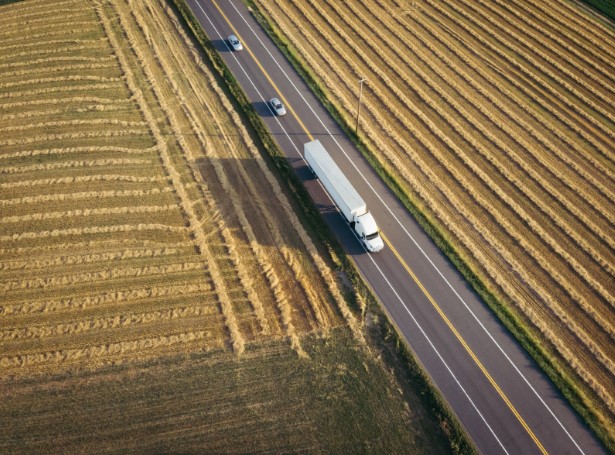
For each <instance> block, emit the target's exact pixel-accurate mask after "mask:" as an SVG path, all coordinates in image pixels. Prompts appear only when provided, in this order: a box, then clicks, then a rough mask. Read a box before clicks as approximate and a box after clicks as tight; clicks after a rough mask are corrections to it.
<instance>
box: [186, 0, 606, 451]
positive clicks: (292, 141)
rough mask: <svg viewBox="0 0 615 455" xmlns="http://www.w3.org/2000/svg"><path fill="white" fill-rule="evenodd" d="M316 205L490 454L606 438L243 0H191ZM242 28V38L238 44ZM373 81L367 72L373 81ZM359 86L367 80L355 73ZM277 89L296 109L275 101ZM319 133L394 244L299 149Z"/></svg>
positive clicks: (587, 444)
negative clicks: (359, 230) (380, 246)
mask: <svg viewBox="0 0 615 455" xmlns="http://www.w3.org/2000/svg"><path fill="white" fill-rule="evenodd" d="M187 1H188V4H189V5H190V7H191V8H192V11H193V12H194V14H195V16H196V17H197V18H198V20H199V21H200V23H201V25H202V27H203V29H204V30H205V32H206V34H207V36H208V37H209V38H210V40H211V41H212V44H213V45H214V47H215V48H216V49H217V50H218V52H220V54H221V56H222V58H223V59H224V60H225V62H226V64H227V65H228V66H229V68H230V69H231V71H232V72H233V74H234V75H235V77H236V78H237V80H238V81H239V83H240V85H241V86H242V87H243V89H244V91H245V93H246V94H247V96H248V99H249V100H251V101H252V103H253V105H254V107H255V109H256V110H257V112H259V114H260V115H261V116H262V117H263V120H264V121H265V123H266V124H267V126H268V127H269V129H270V130H271V132H272V134H273V135H274V137H275V138H276V140H277V142H278V143H279V145H280V147H281V148H282V150H284V152H285V153H286V155H287V157H288V160H289V161H290V163H291V164H292V165H293V167H294V169H295V171H296V172H297V174H298V175H299V177H300V178H301V179H302V180H303V181H304V184H305V185H306V187H307V189H308V191H309V193H310V195H311V196H312V198H313V199H314V201H315V204H316V206H317V207H318V208H319V210H320V212H321V213H322V214H323V216H324V218H325V220H326V222H327V223H328V224H329V225H330V226H331V228H332V229H333V231H334V233H335V234H336V236H337V238H338V239H339V241H340V242H341V243H342V245H343V247H344V249H345V250H346V252H347V253H348V255H349V256H350V257H351V258H352V259H353V260H354V262H355V264H356V266H357V268H358V269H359V270H360V272H361V273H362V275H363V277H364V279H365V280H366V281H367V282H368V283H369V285H370V286H371V288H372V289H373V290H374V292H375V293H376V294H377V296H378V298H379V299H380V301H381V302H382V304H383V305H384V307H385V308H386V310H387V311H388V313H389V315H390V316H391V318H392V319H393V321H394V322H395V324H396V325H397V327H398V328H399V330H400V332H401V333H402V334H403V336H404V337H405V339H406V340H407V342H408V344H409V345H410V346H411V348H412V350H413V351H414V352H415V354H416V356H417V357H418V358H419V360H420V362H421V363H422V365H423V366H424V368H425V369H426V371H427V372H428V374H429V375H430V376H431V378H432V379H433V382H434V383H435V384H436V385H437V387H438V388H439V390H440V391H441V392H442V394H443V395H444V397H445V398H446V400H447V401H448V403H449V404H450V406H451V407H452V408H453V410H454V411H455V413H456V414H457V416H458V417H459V419H460V421H461V422H462V424H463V426H464V427H465V429H466V430H467V432H468V434H469V435H470V437H471V438H472V439H473V440H474V442H475V444H476V446H477V447H478V449H479V450H480V451H481V452H482V453H484V454H500V453H508V454H524V455H525V454H533V453H550V454H558V455H559V454H567V453H571V454H572V453H586V454H590V453H591V454H593V453H603V448H602V447H601V445H600V444H599V443H598V442H597V440H596V439H595V438H594V436H593V435H592V434H591V433H590V431H589V430H588V429H587V427H586V426H585V425H584V424H583V422H582V421H581V420H580V419H579V418H578V416H576V414H575V413H574V412H573V411H572V410H571V408H570V407H569V406H568V404H567V403H566V402H565V401H564V400H563V399H562V398H561V396H560V394H559V393H558V392H557V390H555V388H554V387H553V386H552V384H551V383H550V382H549V381H548V380H547V379H546V377H545V376H544V374H542V373H541V371H540V370H539V369H538V367H537V366H536V365H535V363H534V362H533V361H532V360H531V359H530V358H529V356H528V355H527V354H526V353H525V352H524V351H523V350H522V349H521V348H520V347H519V345H518V344H517V343H516V341H515V340H514V339H513V338H512V337H511V336H510V335H509V334H508V333H507V332H506V331H505V329H504V328H503V327H502V325H501V324H500V323H499V322H498V321H497V320H496V319H495V318H494V316H493V315H492V314H491V313H490V312H489V310H488V309H487V307H486V306H485V304H484V303H483V302H482V301H481V300H480V299H479V298H478V297H477V296H476V294H475V293H474V292H473V291H472V290H471V289H470V287H469V285H468V284H467V283H466V282H465V281H464V279H463V278H462V277H461V276H460V274H459V273H458V272H457V271H456V270H455V269H454V268H453V266H452V265H451V264H450V263H449V262H448V261H447V260H446V258H445V257H444V256H443V254H442V253H441V252H440V251H439V250H438V248H437V247H436V246H435V245H434V244H433V242H432V241H431V240H430V239H429V238H428V237H427V235H426V234H425V233H424V232H423V231H422V229H421V228H420V226H419V225H418V224H417V222H416V221H415V220H414V219H413V218H412V217H411V216H410V214H409V213H408V212H407V211H406V210H405V209H404V208H403V206H402V205H401V204H400V202H399V201H398V200H397V198H396V197H395V196H394V195H393V194H392V192H391V191H390V190H389V189H388V188H387V187H386V186H385V185H384V183H383V182H382V181H381V180H380V178H379V177H378V175H377V174H376V173H375V172H374V171H373V170H372V169H371V168H370V166H369V165H368V164H367V162H366V161H365V160H364V159H363V157H362V156H361V154H360V153H359V152H358V150H357V149H356V148H355V147H354V146H353V144H352V143H351V142H350V141H349V139H348V138H347V137H346V136H345V135H344V133H343V131H342V130H341V129H340V128H339V127H338V126H337V124H336V123H335V122H334V121H333V119H332V118H331V117H330V116H329V114H328V113H327V111H326V110H325V108H324V107H323V106H322V105H321V104H320V102H319V101H318V100H317V99H316V98H315V97H314V96H313V95H312V93H311V92H310V90H309V88H308V87H307V85H306V84H305V83H304V82H303V81H302V79H301V78H300V77H299V75H298V74H297V73H296V72H295V71H294V70H293V68H292V66H291V65H290V64H289V63H288V61H287V60H286V59H285V58H284V56H283V55H282V53H281V52H280V51H279V50H278V49H277V48H276V46H275V45H274V44H273V42H272V41H271V40H270V39H269V38H268V37H267V35H266V34H265V33H264V32H263V30H262V29H261V28H260V27H259V25H258V24H257V23H256V21H255V20H254V18H253V17H252V15H251V14H250V12H249V10H248V9H247V8H246V7H245V6H244V5H243V3H241V1H239V0H187ZM230 34H235V35H237V36H238V37H239V39H240V40H241V42H242V43H243V46H244V49H243V50H242V51H239V52H234V51H231V49H230V47H229V46H228V42H227V41H226V38H227V37H228V35H230ZM368 83H369V82H368ZM357 91H358V83H357ZM272 97H278V98H280V100H282V102H283V103H284V105H285V106H286V109H287V111H288V112H287V114H286V115H285V116H283V117H277V116H275V115H274V114H273V112H272V111H271V109H270V107H269V106H268V104H267V102H268V100H269V99H270V98H272ZM312 138H314V139H320V141H321V142H322V143H323V145H324V146H325V148H326V149H327V150H328V151H329V153H330V154H331V155H332V157H333V158H334V160H335V161H336V163H337V165H338V166H339V167H340V168H341V169H342V171H343V172H344V173H345V174H346V176H347V177H348V179H349V180H350V181H351V182H352V184H353V185H354V186H355V188H356V189H357V190H358V192H359V194H361V196H362V197H363V199H365V201H366V202H367V207H368V209H370V211H371V212H372V213H373V215H374V217H375V219H376V222H377V223H378V225H379V227H380V228H381V229H382V231H383V233H384V238H385V248H384V250H383V251H381V252H379V253H375V254H370V253H367V252H366V251H365V250H364V248H363V247H362V246H361V244H360V243H359V241H358V240H357V239H356V238H355V237H354V235H353V233H352V231H351V230H350V229H349V227H348V226H347V225H346V223H345V222H344V219H343V218H342V215H341V214H340V213H339V212H338V211H337V210H336V209H335V207H334V205H333V202H332V201H331V199H330V198H329V197H328V195H327V194H326V192H325V191H324V189H323V188H322V186H321V185H320V183H319V181H318V180H317V179H315V178H314V177H313V176H312V174H311V173H310V172H309V170H308V168H307V164H306V163H305V161H304V160H303V158H302V155H303V144H304V143H305V142H308V141H310V140H311V139H312Z"/></svg>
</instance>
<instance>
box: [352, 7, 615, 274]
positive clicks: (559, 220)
mask: <svg viewBox="0 0 615 455" xmlns="http://www.w3.org/2000/svg"><path fill="white" fill-rule="evenodd" d="M355 11H357V10H355ZM366 11H367V10H366ZM369 11H370V13H371V14H372V17H376V16H378V14H377V13H378V10H377V9H373V8H372V9H371V10H369ZM366 17H367V16H366ZM378 17H379V18H380V19H381V17H380V16H378ZM377 27H378V29H379V30H386V31H387V33H390V34H391V36H395V37H397V38H398V39H399V41H400V42H406V43H408V47H409V48H411V49H412V51H413V52H414V56H413V57H412V59H411V60H412V61H413V62H416V61H420V62H421V63H422V64H424V65H425V67H429V68H431V69H432V70H433V72H434V74H435V75H439V74H446V75H447V77H446V81H447V82H448V84H450V85H451V86H452V87H455V90H456V93H454V94H453V95H451V96H448V95H447V91H446V90H440V89H439V88H438V87H437V86H436V84H435V83H434V82H431V80H430V78H429V76H428V72H427V71H426V70H425V71H424V72H423V74H418V76H419V77H421V78H422V79H423V80H424V81H426V82H427V84H430V85H431V87H433V88H434V90H436V91H438V94H439V95H440V96H442V97H443V98H446V100H447V102H448V103H449V104H450V105H452V106H454V108H455V111H456V112H453V116H452V121H455V119H457V118H467V119H472V115H471V114H469V113H468V112H467V110H466V109H465V107H464V106H466V105H465V104H463V105H461V104H460V103H457V101H456V100H459V99H464V98H465V99H472V98H474V99H473V100H472V101H471V103H472V104H473V105H474V107H475V108H476V109H477V110H478V112H479V119H478V120H477V119H476V118H474V119H473V127H474V128H477V129H479V130H480V131H481V132H482V133H483V134H484V135H485V137H487V138H489V140H490V141H492V142H493V143H494V144H495V145H497V148H500V149H502V150H505V151H506V153H507V156H509V157H510V158H511V159H512V160H513V162H515V163H516V164H517V165H518V166H520V167H521V168H522V169H519V168H518V167H516V166H510V162H509V161H507V160H506V161H504V160H503V159H504V157H502V158H500V154H496V153H492V150H495V149H496V148H495V147H488V148H487V150H485V149H484V148H483V147H480V146H479V147H477V151H479V152H480V153H481V154H483V156H485V158H486V159H487V160H488V161H489V162H490V163H492V164H494V165H495V166H496V167H497V168H498V171H499V172H501V173H502V175H503V176H504V177H505V178H506V179H508V180H510V181H511V182H513V183H514V184H515V185H516V187H517V188H518V190H519V191H522V192H523V193H524V194H525V195H526V196H527V197H529V198H530V200H531V201H532V202H533V203H534V204H536V206H537V207H540V210H541V211H542V212H544V213H546V214H547V215H548V216H549V217H551V218H552V219H553V220H555V222H556V224H557V225H558V226H559V227H561V228H562V230H563V231H564V232H565V233H566V235H570V236H572V238H573V239H574V241H575V242H577V243H578V244H580V245H581V246H582V247H583V248H584V249H585V250H586V251H587V252H588V253H589V254H590V255H591V256H592V258H594V260H596V261H597V262H598V263H599V264H600V266H601V267H607V268H608V267H610V265H609V264H610V262H611V261H610V260H606V259H604V258H603V256H602V255H603V254H607V255H608V252H607V253H604V252H603V253H601V252H599V250H600V249H603V247H604V242H607V243H608V242H612V239H611V238H610V236H608V235H606V234H604V231H603V230H602V229H599V228H598V229H596V227H595V224H594V222H593V219H594V218H593V217H591V219H590V217H588V216H587V213H586V211H582V210H578V204H579V202H578V200H577V201H575V203H572V204H571V203H570V202H568V199H567V197H566V196H565V195H564V196H562V190H561V188H556V187H554V186H553V185H552V184H551V182H557V178H553V177H551V179H549V180H546V179H545V178H544V176H545V175H549V174H551V170H550V168H547V167H544V166H542V165H541V164H540V163H537V165H538V170H537V171H534V169H533V167H532V166H529V167H528V165H529V164H531V163H532V162H533V161H535V158H534V157H533V156H532V155H530V154H527V155H526V156H524V157H523V158H519V156H518V154H517V153H516V152H515V151H514V150H524V147H526V148H527V149H528V150H529V149H530V147H529V145H528V144H523V145H522V146H521V147H519V148H516V149H513V151H512V152H511V150H509V147H508V145H507V143H508V141H509V140H512V141H513V143H514V142H515V141H516V139H515V137H511V136H508V135H507V137H505V138H504V141H505V142H506V143H504V142H503V141H502V140H498V139H497V138H495V137H493V134H492V132H493V130H494V129H493V127H492V128H489V124H490V122H491V121H492V120H497V119H498V117H499V116H500V115H499V114H500V112H498V111H497V110H496V109H491V110H489V111H488V112H485V104H481V103H480V102H479V101H476V98H477V97H478V95H477V94H476V93H480V86H479V85H478V84H477V83H476V82H475V81H473V80H472V79H470V78H469V76H468V75H467V74H464V76H463V82H462V83H460V84H459V85H456V84H455V82H456V78H455V77H451V76H450V67H449V66H442V67H441V69H438V68H439V65H438V64H436V62H435V61H434V59H433V58H429V56H426V55H425V54H424V53H423V52H422V51H421V47H420V46H417V47H415V46H414V45H413V44H412V43H411V40H409V39H408V38H407V37H406V36H402V35H397V34H395V30H394V29H392V28H389V24H385V23H383V22H380V23H379V24H378V25H377ZM391 48H392V49H396V46H395V45H391ZM397 57H398V61H402V58H403V57H402V55H401V52H398V53H397ZM438 57H439V58H440V60H442V55H441V54H440V55H438ZM391 64H392V63H391ZM430 72H431V71H430ZM455 72H457V73H458V72H459V69H458V68H455ZM411 73H412V70H411V68H410V67H406V68H404V69H403V72H402V74H411ZM462 74H463V73H462ZM436 77H438V78H439V76H434V78H433V79H435V78H436ZM464 82H465V83H466V84H465V85H464ZM467 83H470V85H471V86H473V87H474V88H476V90H477V92H476V93H473V92H472V93H469V92H468V91H464V90H463V88H464V87H467ZM411 86H412V85H411ZM414 87H418V86H417V85H414ZM483 87H484V86H483ZM409 89H411V88H410V87H409ZM484 93H485V92H484V91H483V94H484ZM426 102H427V103H429V102H433V100H427V101H426ZM489 103H493V104H495V105H496V106H497V107H498V108H500V110H501V111H502V112H506V113H508V110H507V108H506V107H504V106H501V105H500V104H497V98H491V97H490V98H489ZM489 103H486V105H487V106H489ZM474 115H475V114H474ZM510 116H511V118H512V119H513V120H515V121H517V120H519V118H518V117H517V116H515V115H512V114H510ZM450 119H451V117H449V121H451V120H450ZM507 120H508V119H506V118H505V119H504V122H505V123H498V127H499V128H501V129H502V130H503V131H506V129H507V126H506V125H509V124H510V121H507ZM524 126H527V127H528V128H529V125H527V124H524ZM516 137H517V138H519V137H520V135H517V136H516ZM487 146H489V144H487ZM526 160H528V161H526ZM551 169H553V167H551ZM522 170H523V171H525V172H527V173H529V175H531V176H532V178H533V179H534V180H535V181H536V182H537V183H538V184H539V185H540V187H541V189H538V188H536V189H534V188H533V186H532V185H531V184H528V183H531V182H528V180H527V174H525V172H522ZM571 189H572V188H571ZM545 190H546V191H548V192H549V193H550V194H551V195H552V196H553V198H545ZM562 197H563V198H564V201H565V202H566V204H565V206H566V209H565V210H566V211H568V210H569V211H570V212H571V214H574V216H561V215H560V213H559V211H556V210H555V209H554V208H553V206H556V205H557V204H558V203H559V201H558V200H556V199H560V200H561V198H562ZM564 213H565V212H564ZM596 216H598V217H601V214H600V212H597V213H596ZM575 217H576V218H579V219H580V220H582V222H583V224H584V225H586V226H588V227H589V228H590V229H593V230H594V232H597V233H598V238H595V237H594V236H593V234H592V233H590V232H588V231H586V230H585V227H584V226H583V224H578V223H577V219H575ZM588 240H589V242H590V243H588ZM611 246H613V245H611ZM609 256H612V255H609Z"/></svg>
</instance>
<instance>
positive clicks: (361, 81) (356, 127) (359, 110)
mask: <svg viewBox="0 0 615 455" xmlns="http://www.w3.org/2000/svg"><path fill="white" fill-rule="evenodd" d="M366 80H367V78H366V77H362V78H361V79H359V107H358V108H357V123H356V124H355V127H354V132H355V134H359V115H361V97H362V96H363V82H365V81H366Z"/></svg>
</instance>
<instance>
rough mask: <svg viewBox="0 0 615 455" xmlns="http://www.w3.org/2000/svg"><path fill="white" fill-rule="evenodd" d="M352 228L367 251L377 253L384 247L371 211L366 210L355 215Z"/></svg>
mask: <svg viewBox="0 0 615 455" xmlns="http://www.w3.org/2000/svg"><path fill="white" fill-rule="evenodd" d="M354 230H355V231H356V233H357V234H358V236H359V239H361V242H362V243H363V244H364V245H365V248H367V250H368V251H370V252H372V253H377V252H378V251H380V250H382V249H383V248H384V242H383V241H382V237H380V232H379V231H378V226H377V225H376V220H374V217H373V216H372V214H371V213H369V212H366V213H364V214H363V215H360V216H357V217H356V218H355V220H354Z"/></svg>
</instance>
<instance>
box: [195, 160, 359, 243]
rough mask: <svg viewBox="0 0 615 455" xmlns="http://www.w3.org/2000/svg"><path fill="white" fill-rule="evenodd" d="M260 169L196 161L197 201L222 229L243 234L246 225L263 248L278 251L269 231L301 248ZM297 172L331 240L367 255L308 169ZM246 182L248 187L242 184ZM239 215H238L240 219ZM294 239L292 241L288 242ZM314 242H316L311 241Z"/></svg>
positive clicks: (235, 163) (239, 163)
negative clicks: (199, 182) (199, 191)
mask: <svg viewBox="0 0 615 455" xmlns="http://www.w3.org/2000/svg"><path fill="white" fill-rule="evenodd" d="M262 164H263V163H261V165H262ZM261 165H259V163H258V162H257V160H256V159H248V158H246V159H233V158H217V157H211V158H199V159H197V166H198V169H199V171H200V174H201V177H202V179H203V188H204V190H203V192H202V194H201V197H202V198H208V199H209V200H208V202H207V203H206V205H207V206H211V207H212V208H213V209H215V210H216V211H218V212H219V214H220V216H221V217H222V218H223V219H224V224H225V225H226V227H227V228H229V229H231V230H233V231H235V232H238V233H241V232H245V229H246V226H242V223H245V222H246V221H247V223H249V226H248V227H247V229H249V230H251V231H252V232H253V234H254V236H255V237H256V240H257V241H258V243H259V244H260V245H262V246H274V247H280V246H282V245H278V244H277V243H276V240H275V239H276V238H278V239H279V238H280V236H276V235H273V233H272V229H274V228H275V229H278V230H279V232H280V233H281V234H282V235H281V238H287V239H289V242H288V243H289V244H294V245H300V244H301V243H300V241H299V240H298V238H297V237H296V235H297V233H296V227H294V226H293V222H292V221H291V220H289V217H288V213H287V212H286V209H285V208H284V207H283V205H282V203H281V202H280V199H279V198H278V197H277V196H276V195H275V194H274V193H273V191H275V190H273V189H272V188H271V186H270V184H269V182H268V180H267V178H266V177H265V175H264V174H263V172H262V168H261ZM300 170H301V172H300V177H301V179H302V180H303V178H306V179H307V180H305V181H304V185H305V186H306V188H307V189H308V191H309V192H311V193H312V194H315V199H316V200H314V197H312V196H311V199H310V200H309V201H306V202H307V204H313V205H314V206H315V208H316V210H317V211H318V212H319V213H320V214H321V216H322V217H323V218H324V221H325V223H326V224H327V226H328V229H330V230H331V231H332V232H333V233H334V236H335V237H337V239H338V240H339V241H340V242H341V243H342V245H343V247H344V249H345V250H346V252H347V253H348V254H351V255H360V254H367V252H366V251H365V249H364V248H363V246H362V245H361V243H360V242H359V240H358V239H357V238H356V237H355V235H354V234H353V231H352V230H351V228H350V227H349V226H348V224H347V223H346V220H345V219H344V217H343V216H342V215H341V213H340V212H339V211H338V210H337V207H336V206H335V205H334V204H333V203H332V202H331V201H330V200H329V199H328V198H327V197H326V195H325V194H324V192H323V191H322V189H321V188H320V185H319V183H318V179H316V178H315V177H314V175H313V174H312V172H311V171H310V170H309V168H308V167H307V166H305V167H304V168H301V169H300ZM220 176H222V180H224V182H222V180H221V178H220ZM246 179H248V180H249V182H246ZM254 192H256V194H254ZM287 198H288V199H289V200H290V199H291V198H292V196H290V195H287ZM291 205H293V206H296V205H295V204H294V203H293V202H291ZM265 210H267V211H268V212H269V213H268V214H267V215H266V214H265V213H264V211H265ZM240 211H241V212H243V213H242V214H240V213H239V212H240ZM296 213H297V215H298V217H299V219H300V220H301V223H302V224H304V226H305V228H306V229H307V231H308V232H309V231H310V230H311V229H310V227H309V225H310V224H313V223H310V222H309V220H306V216H305V215H301V214H299V213H298V212H296ZM309 216H310V215H308V217H309ZM268 218H269V219H272V220H273V221H274V224H275V225H276V226H270V225H269V222H268V220H267V219H268ZM325 231H326V230H325ZM293 238H296V239H297V240H296V241H294V240H290V239H293ZM315 241H318V240H316V239H315ZM285 246H288V245H285Z"/></svg>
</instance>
